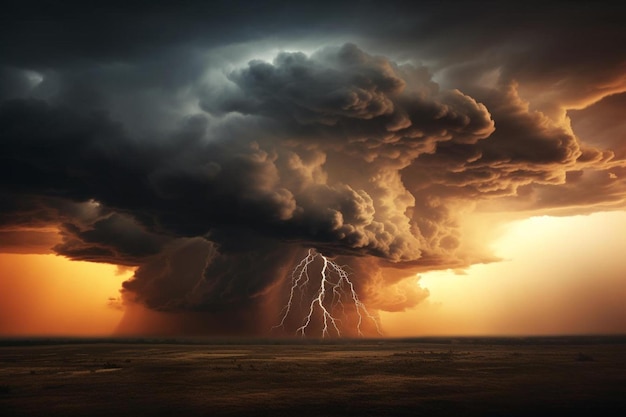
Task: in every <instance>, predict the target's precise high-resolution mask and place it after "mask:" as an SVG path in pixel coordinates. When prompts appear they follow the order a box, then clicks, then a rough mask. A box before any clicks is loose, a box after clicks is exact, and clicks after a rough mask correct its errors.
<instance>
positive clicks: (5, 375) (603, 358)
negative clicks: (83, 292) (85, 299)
mask: <svg viewBox="0 0 626 417" xmlns="http://www.w3.org/2000/svg"><path fill="white" fill-rule="evenodd" d="M0 414H2V415H3V416H7V417H8V416H48V417H52V416H64V417H71V416H162V415H168V416H183V417H186V416H329V417H330V416H359V417H361V416H544V415H545V416H556V415H558V416H560V415H588V416H624V415H626V340H623V339H619V340H614V339H602V338H555V339H550V338H539V339H436V340H435V339H433V340H430V339H422V340H353V341H334V342H333V341H331V342H321V341H308V342H289V341H261V342H259V341H256V342H254V341H247V342H241V341H239V342H237V343H233V342H226V341H220V342H207V343H197V342H193V343H185V342H180V341H177V342H175V343H168V342H167V341H149V340H148V341H146V340H142V341H134V342H133V341H123V342H120V341H113V342H112V341H88V342H81V341H71V342H67V343H66V342H59V341H56V342H53V343H52V342H49V341H48V342H45V343H44V342H41V341H39V342H27V341H4V342H0Z"/></svg>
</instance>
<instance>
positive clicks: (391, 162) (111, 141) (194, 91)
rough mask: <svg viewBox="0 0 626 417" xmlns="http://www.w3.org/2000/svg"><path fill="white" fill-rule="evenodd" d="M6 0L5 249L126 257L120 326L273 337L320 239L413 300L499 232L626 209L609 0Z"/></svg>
mask: <svg viewBox="0 0 626 417" xmlns="http://www.w3.org/2000/svg"><path fill="white" fill-rule="evenodd" d="M10 3H11V4H10V5H9V6H4V9H5V10H4V11H3V13H2V16H1V17H0V40H1V42H0V57H1V58H0V145H1V150H2V151H1V153H0V250H1V251H3V252H7V253H31V254H45V253H56V254H58V255H62V256H64V257H66V258H69V259H72V260H80V261H89V262H96V263H106V264H113V265H119V266H121V267H128V268H131V269H130V271H134V272H133V273H132V274H131V276H129V277H126V278H125V279H126V280H125V281H124V282H123V284H122V288H121V298H120V300H119V308H122V309H124V308H125V309H127V316H129V315H132V314H133V313H132V312H133V311H137V309H139V308H141V309H143V310H145V311H146V313H145V314H146V315H151V314H153V316H151V317H157V316H158V317H159V319H158V320H164V321H167V323H168V326H170V327H171V328H173V329H178V331H180V332H183V333H184V332H188V331H189V332H200V333H206V334H218V333H219V334H221V333H243V334H265V333H266V332H267V330H268V329H270V328H271V323H272V322H273V321H275V320H276V318H277V317H279V314H280V311H281V308H282V305H283V303H284V301H285V297H286V293H287V291H288V282H287V281H288V279H289V276H290V271H291V269H292V268H293V267H294V266H295V265H297V263H298V261H299V259H300V258H301V257H302V256H304V254H306V251H307V250H308V249H309V248H313V249H315V250H317V251H318V252H320V253H322V254H324V255H326V256H329V257H331V258H332V259H338V260H339V261H340V262H341V263H342V264H345V265H347V266H348V267H349V269H350V271H352V275H351V276H352V277H353V282H354V284H355V287H356V290H357V291H358V292H359V294H360V297H361V299H362V301H363V302H364V303H366V304H367V305H368V307H370V309H371V310H372V311H373V312H375V313H374V314H375V315H377V314H378V312H397V311H403V310H406V309H411V308H414V307H416V306H418V305H420V303H424V302H426V301H425V300H427V299H428V297H429V291H428V290H427V289H426V288H424V287H420V286H419V285H415V284H414V283H413V281H414V280H413V281H410V282H411V284H408V283H409V281H408V280H407V277H411V276H415V274H417V273H425V272H428V271H434V270H456V271H461V270H464V269H467V268H470V267H471V266H472V265H477V264H489V263H497V262H499V260H500V259H501V257H502V256H501V255H500V254H499V253H498V251H497V250H494V248H493V247H492V246H491V243H493V241H494V239H495V238H496V236H497V234H498V233H499V230H500V229H498V225H500V224H504V223H506V222H507V221H509V220H514V219H523V218H528V217H531V216H535V215H544V214H550V215H556V216H565V215H576V214H590V213H594V212H603V211H623V210H624V208H625V204H624V201H625V200H624V198H625V196H626V141H625V135H626V124H625V120H626V119H625V118H624V114H626V55H625V54H624V53H623V51H622V50H621V49H620V48H621V46H622V45H626V30H624V28H623V22H624V19H625V18H626V12H625V10H624V7H623V6H618V5H614V4H613V3H614V2H613V3H611V5H605V4H599V3H597V2H596V3H591V2H590V3H587V2H562V3H559V2H550V1H543V2H524V3H519V4H516V5H515V6H512V5H511V3H507V2H487V1H484V2H422V3H420V2H408V1H407V2H401V1H387V2H384V3H381V2H374V1H364V2H336V1H335V2H327V3H325V2H314V3H311V4H310V5H303V4H300V3H298V2H278V1H269V2H252V1H250V2H244V1H212V2H206V1H182V2H176V3H175V4H173V5H167V4H157V3H155V2H137V3H135V5H131V4H130V3H131V2H116V1H108V2H76V3H75V4H74V3H73V2H60V3H56V2H44V1H34V2H10ZM487 214H489V215H491V216H492V217H490V219H491V220H489V221H487V222H485V221H479V219H484V218H485V216H487ZM339 261H338V262H339ZM564 262H566V261H564ZM19 279H20V277H19V276H11V277H8V275H6V274H5V278H4V280H5V282H4V284H3V285H5V288H7V291H9V292H10V291H11V288H12V284H11V283H10V282H8V280H19ZM15 285H17V283H15ZM398 294H401V296H398ZM1 308H2V307H0V309H1ZM163 317H167V318H166V319H164V318H163ZM155 320H157V319H155ZM126 321H127V322H128V321H132V320H131V318H130V317H126ZM296 322H297V320H295V321H294V323H296ZM146 326H147V325H146ZM164 326H165V325H164ZM296 327H297V326H296ZM138 328H139V329H140V328H141V325H138ZM146 328H147V327H146ZM173 331H176V330H173Z"/></svg>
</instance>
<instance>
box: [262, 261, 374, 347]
mask: <svg viewBox="0 0 626 417" xmlns="http://www.w3.org/2000/svg"><path fill="white" fill-rule="evenodd" d="M317 259H319V260H321V263H322V267H321V271H320V275H319V277H318V278H317V279H316V280H315V281H317V280H319V284H318V285H316V287H315V288H314V290H313V291H312V294H313V295H311V296H310V299H307V300H305V297H306V296H307V292H308V293H309V294H310V293H311V291H308V289H309V286H310V285H311V282H312V281H314V280H313V279H312V276H313V274H312V272H310V271H309V269H310V267H311V265H312V264H313V262H314V261H316V260H317ZM346 269H347V267H346V266H342V265H339V264H337V263H336V262H334V261H332V260H331V259H329V258H328V257H326V256H324V255H322V254H321V253H319V252H317V251H315V250H314V249H309V251H308V253H307V255H306V256H305V257H304V258H303V259H302V260H301V261H300V263H299V264H298V265H297V266H296V267H295V268H294V269H293V271H292V272H291V288H290V292H289V299H288V301H287V303H286V304H285V306H284V307H283V310H282V311H281V315H282V317H281V320H280V323H279V324H278V325H276V326H274V327H273V328H272V329H276V328H283V329H284V328H285V321H286V320H287V317H288V316H289V315H290V313H292V311H293V310H294V304H295V303H299V304H300V305H303V304H304V305H305V306H306V308H305V311H307V313H306V314H304V318H303V320H302V325H301V326H300V327H298V328H297V329H296V334H299V335H301V336H302V337H304V336H305V335H306V334H307V330H308V329H309V328H310V326H311V322H312V320H313V317H314V315H315V314H316V312H317V314H319V315H321V320H322V333H321V336H322V338H325V337H329V336H331V335H332V336H338V337H341V336H342V330H341V329H342V320H341V317H347V314H348V312H349V311H351V312H354V313H355V314H356V324H355V327H356V328H355V330H356V333H357V334H358V335H359V336H363V335H364V334H363V330H362V326H363V324H364V321H365V320H371V321H372V322H373V323H374V325H375V328H376V331H377V332H378V334H381V335H382V333H381V331H380V326H379V324H378V320H377V319H376V317H375V316H373V315H372V314H370V312H369V311H368V310H367V308H366V307H365V305H364V304H363V303H362V302H361V301H360V300H359V297H358V295H357V293H356V290H355V289H354V284H353V283H352V281H351V280H350V278H349V274H348V271H347V270H346ZM298 293H299V300H298V298H297V294H298ZM305 303H307V304H308V305H307V304H305Z"/></svg>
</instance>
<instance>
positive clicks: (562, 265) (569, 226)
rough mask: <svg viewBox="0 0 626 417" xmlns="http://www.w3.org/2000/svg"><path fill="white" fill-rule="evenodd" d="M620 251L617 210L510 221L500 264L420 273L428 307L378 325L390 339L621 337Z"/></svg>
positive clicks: (499, 247)
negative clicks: (598, 334) (427, 337)
mask: <svg viewBox="0 0 626 417" xmlns="http://www.w3.org/2000/svg"><path fill="white" fill-rule="evenodd" d="M625 247H626V212H623V211H616V212H605V213H595V214H592V215H588V216H572V217H547V216H542V217H534V218H530V219H527V220H522V221H518V222H514V223H512V224H510V225H509V226H508V228H507V231H506V232H505V233H504V235H503V236H501V237H500V238H499V239H498V240H496V241H494V242H493V248H494V250H495V252H496V254H497V255H499V256H501V257H502V258H503V259H504V260H503V261H502V262H497V263H492V264H486V265H474V266H472V267H470V268H468V270H467V271H466V275H458V274H455V273H454V272H452V271H436V272H429V273H425V274H421V276H420V279H419V284H417V282H418V280H417V279H416V285H421V286H423V287H426V288H428V289H429V291H430V297H429V298H428V299H427V300H426V302H424V303H422V304H420V305H419V306H418V307H417V308H415V309H413V310H409V311H406V312H405V313H402V314H392V313H383V314H382V321H383V324H384V327H385V329H386V331H387V333H388V334H389V335H391V336H411V335H418V334H419V335H450V334H457V335H476V334H478V335H480V334H485V335H493V334H500V335H502V334H504V335H506V334H511V335H513V334H514V335H520V334H521V335H524V334H581V333H626V303H625V302H624V300H626V280H625V279H624V271H626V258H625V257H624V255H623V248H625Z"/></svg>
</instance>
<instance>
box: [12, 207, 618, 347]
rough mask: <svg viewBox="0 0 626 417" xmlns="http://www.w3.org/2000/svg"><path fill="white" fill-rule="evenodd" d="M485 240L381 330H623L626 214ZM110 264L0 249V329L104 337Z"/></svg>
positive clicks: (120, 277) (545, 223)
mask: <svg viewBox="0 0 626 417" xmlns="http://www.w3.org/2000/svg"><path fill="white" fill-rule="evenodd" d="M504 230H505V231H504V233H503V234H502V236H501V237H500V238H498V239H496V240H494V242H493V244H492V247H493V249H494V251H495V253H496V254H497V255H499V256H501V257H502V258H503V259H504V260H503V261H502V262H497V263H492V264H487V265H474V266H472V267H470V268H469V269H467V271H466V274H465V275H462V274H456V273H454V272H453V271H436V272H429V273H425V274H421V275H420V276H419V277H413V278H411V277H409V278H408V279H409V280H414V281H415V285H421V286H422V287H425V288H428V289H429V291H430V297H428V298H427V299H426V301H425V302H423V303H422V304H420V305H418V307H416V308H414V309H410V310H407V311H404V312H398V313H381V319H382V324H383V328H384V331H385V334H386V335H387V336H391V337H394V336H423V335H494V334H495V335H498V334H514V335H519V334H574V333H575V334H579V333H624V332H626V303H624V302H623V300H626V280H624V277H623V271H624V270H626V258H625V257H624V256H623V252H622V251H623V248H624V247H626V212H624V211H615V212H605V213H596V214H592V215H588V216H572V217H547V216H543V217H534V218H531V219H527V220H522V221H517V222H513V223H511V224H509V225H508V226H507V227H506V228H505V229H504ZM131 275H132V271H129V270H126V271H124V272H122V273H120V271H119V270H118V268H117V267H116V266H113V265H107V264H98V263H90V262H78V261H70V260H67V259H66V258H63V257H60V256H55V255H35V254H32V255H24V254H0V310H1V311H0V313H1V314H0V334H1V335H3V336H17V335H20V336H23V335H80V336H85V335H89V336H95V335H110V334H112V333H113V332H114V331H115V329H116V326H117V325H118V323H119V322H120V320H121V319H122V316H123V307H121V306H120V305H119V304H117V303H115V302H110V300H109V298H117V297H118V296H119V292H118V291H119V288H120V285H121V283H122V282H123V281H124V280H126V279H128V278H129V277H130V276H131Z"/></svg>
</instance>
